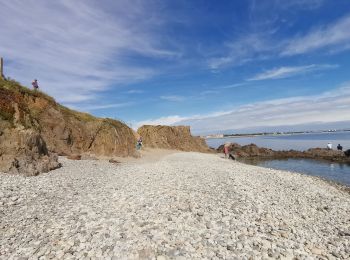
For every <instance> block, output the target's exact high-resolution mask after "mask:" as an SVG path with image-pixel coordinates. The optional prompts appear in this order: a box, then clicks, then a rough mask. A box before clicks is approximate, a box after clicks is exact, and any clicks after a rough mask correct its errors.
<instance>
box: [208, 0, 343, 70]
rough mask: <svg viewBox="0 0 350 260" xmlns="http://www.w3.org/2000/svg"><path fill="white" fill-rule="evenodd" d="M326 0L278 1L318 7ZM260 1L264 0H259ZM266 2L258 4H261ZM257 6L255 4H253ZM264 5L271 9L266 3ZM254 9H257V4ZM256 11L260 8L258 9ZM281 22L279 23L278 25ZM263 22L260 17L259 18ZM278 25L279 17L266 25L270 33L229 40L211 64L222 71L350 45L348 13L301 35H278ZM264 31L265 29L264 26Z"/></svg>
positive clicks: (292, 5)
mask: <svg viewBox="0 0 350 260" xmlns="http://www.w3.org/2000/svg"><path fill="white" fill-rule="evenodd" d="M323 2H324V1H320V0H305V1H304V0H300V1H288V2H285V1H275V2H274V3H275V6H276V5H277V6H279V7H280V8H279V9H281V8H282V7H283V8H286V9H288V8H292V7H299V8H302V9H304V8H306V9H312V8H318V7H320V6H321V5H322V4H323ZM259 3H260V2H259ZM261 5H263V4H256V5H255V6H261ZM253 6H254V5H253ZM263 6H265V7H264V8H271V3H270V4H269V5H266V4H265V5H263ZM253 9H257V8H256V7H254V8H253ZM255 12H256V10H255ZM275 23H277V25H275ZM258 24H259V25H261V24H260V20H259V23H258ZM273 25H275V27H278V26H280V21H279V20H276V21H275V20H273V19H272V21H270V22H269V23H268V25H266V28H265V30H266V32H264V33H261V32H255V31H254V30H253V31H249V30H248V31H247V32H245V33H242V34H241V35H240V36H236V37H235V38H233V39H232V40H231V41H227V42H225V43H224V44H223V46H222V48H221V50H222V51H221V54H216V56H214V57H211V58H209V59H208V67H209V69H211V70H212V71H213V72H215V73H218V72H219V71H220V69H222V68H226V67H229V66H241V65H244V64H246V63H248V62H252V61H262V60H271V59H275V58H280V57H285V56H294V55H299V54H304V53H310V52H314V51H316V50H320V49H326V50H327V52H326V53H329V54H332V53H336V52H340V51H345V50H348V49H349V48H350V47H349V46H350V30H349V29H348V28H350V15H347V16H345V17H343V18H341V19H338V20H337V21H335V22H333V23H331V24H325V25H323V26H318V27H314V28H313V29H312V30H310V31H309V32H306V33H304V34H298V35H297V36H294V37H293V36H288V37H286V36H283V37H277V36H276V34H275V32H276V29H274V27H273ZM260 30H262V28H260Z"/></svg>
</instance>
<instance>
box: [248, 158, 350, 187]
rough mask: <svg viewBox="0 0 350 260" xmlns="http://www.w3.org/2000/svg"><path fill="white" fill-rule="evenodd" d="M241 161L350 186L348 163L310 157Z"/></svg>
mask: <svg viewBox="0 0 350 260" xmlns="http://www.w3.org/2000/svg"><path fill="white" fill-rule="evenodd" d="M242 162H244V163H247V164H251V165H257V166H262V167H265V168H272V169H277V170H286V171H293V172H299V173H304V174H308V175H312V176H319V177H322V178H325V179H328V180H332V181H336V182H340V183H342V184H346V185H347V186H350V163H333V162H327V161H319V160H312V159H278V160H276V159H275V160H257V159H248V160H244V161H242Z"/></svg>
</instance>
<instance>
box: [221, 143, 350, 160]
mask: <svg viewBox="0 0 350 260" xmlns="http://www.w3.org/2000/svg"><path fill="white" fill-rule="evenodd" d="M228 149H229V152H230V153H231V154H232V156H233V157H235V158H263V159H287V158H307V159H318V160H328V161H334V162H350V157H348V156H346V155H345V153H344V152H342V151H336V150H328V149H324V148H311V149H308V150H306V151H295V150H289V151H275V150H272V149H268V148H264V147H258V146H256V145H255V144H249V145H243V146H241V145H239V144H237V143H231V144H229V145H228ZM217 151H218V152H223V151H224V145H221V146H219V148H218V149H217Z"/></svg>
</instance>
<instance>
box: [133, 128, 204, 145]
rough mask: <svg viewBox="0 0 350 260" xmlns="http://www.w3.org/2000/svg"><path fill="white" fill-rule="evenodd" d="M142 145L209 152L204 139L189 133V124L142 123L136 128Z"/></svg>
mask: <svg viewBox="0 0 350 260" xmlns="http://www.w3.org/2000/svg"><path fill="white" fill-rule="evenodd" d="M137 133H138V134H139V135H140V136H141V137H142V141H143V145H144V146H145V147H151V148H162V149H175V150H181V151H195V152H209V151H210V149H209V148H208V146H207V144H206V143H205V141H204V139H202V138H200V137H194V136H192V135H191V131H190V127H189V126H161V125H158V126H151V125H144V126H142V127H140V128H139V129H138V130H137Z"/></svg>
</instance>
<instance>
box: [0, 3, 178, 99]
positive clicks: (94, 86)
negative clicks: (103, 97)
mask: <svg viewBox="0 0 350 260" xmlns="http://www.w3.org/2000/svg"><path fill="white" fill-rule="evenodd" d="M102 7H103V5H102V3H101V4H100V3H97V2H94V1H67V0H58V1H55V2H52V1H45V0H35V1H34V0H28V1H20V0H13V1H3V2H2V3H1V8H0V24H1V27H0V35H1V44H0V53H1V54H2V55H3V56H4V57H5V59H6V61H8V63H7V64H6V65H7V66H6V73H7V75H8V76H11V77H14V78H16V79H18V80H19V81H21V82H22V83H24V84H28V85H29V84H30V82H31V80H32V79H33V78H34V77H35V78H38V79H39V83H40V84H41V87H42V89H43V90H44V91H46V92H48V93H49V94H51V95H53V96H55V98H56V99H57V100H59V101H61V102H66V103H68V102H81V101H84V100H85V101H86V100H93V99H94V98H95V97H96V95H95V94H96V93H97V92H99V91H103V90H105V89H107V88H109V87H110V85H111V84H112V83H113V86H118V84H127V83H132V82H137V81H140V80H144V79H147V78H150V77H152V76H154V75H155V74H157V73H159V72H158V71H156V70H155V69H153V68H151V67H149V66H148V67H144V66H140V65H135V64H131V63H130V62H129V60H128V57H129V55H131V57H132V55H141V56H144V57H153V58H157V59H172V58H175V57H176V55H177V53H176V52H175V51H173V50H171V49H168V48H166V47H164V46H163V45H162V40H161V38H160V36H159V31H161V24H162V23H161V20H160V18H159V17H157V16H156V15H155V12H151V11H150V10H148V9H147V8H148V7H147V5H144V4H142V3H141V2H139V1H138V2H134V1H132V2H129V1H124V0H122V1H118V2H114V4H113V8H114V9H113V10H114V11H115V12H117V13H118V15H111V13H113V12H114V11H113V10H109V11H108V10H107V9H103V8H102ZM14 17H17V18H18V19H16V18H14ZM19 17H20V18H19ZM140 20H142V23H140V22H139V21H140Z"/></svg>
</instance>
